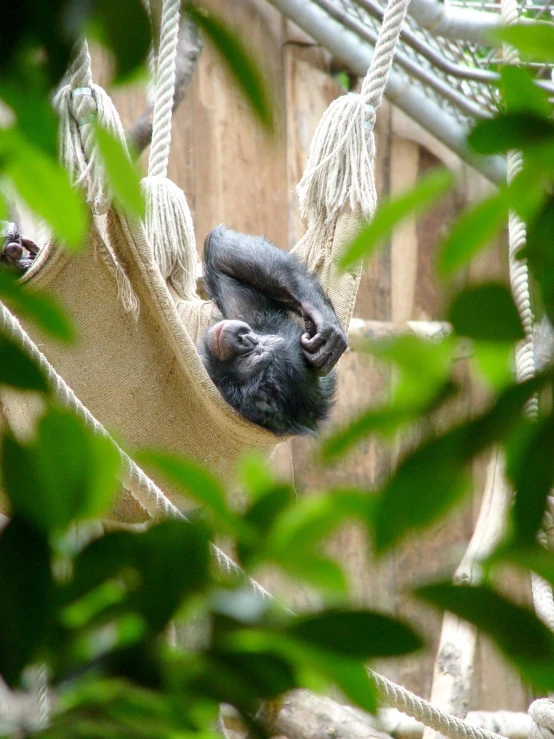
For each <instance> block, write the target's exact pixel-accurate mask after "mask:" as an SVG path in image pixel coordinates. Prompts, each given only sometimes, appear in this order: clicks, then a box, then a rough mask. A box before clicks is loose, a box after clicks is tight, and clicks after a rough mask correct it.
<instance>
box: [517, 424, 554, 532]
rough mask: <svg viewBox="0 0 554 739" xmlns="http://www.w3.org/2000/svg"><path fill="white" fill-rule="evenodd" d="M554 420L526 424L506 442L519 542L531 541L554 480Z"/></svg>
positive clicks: (540, 520) (540, 519)
mask: <svg viewBox="0 0 554 739" xmlns="http://www.w3.org/2000/svg"><path fill="white" fill-rule="evenodd" d="M552 449H554V419H553V418H552V417H551V416H550V417H548V418H546V419H544V420H542V421H540V422H539V423H533V424H526V425H525V426H523V425H522V426H520V427H519V428H518V433H517V434H516V436H515V437H512V439H511V443H509V444H508V455H507V466H506V469H507V473H508V476H509V478H510V480H511V481H512V482H513V484H514V487H515V490H516V496H515V501H514V506H513V507H512V510H511V514H512V518H513V521H514V533H515V536H516V538H517V540H518V542H520V543H521V544H524V545H525V544H532V543H533V541H534V540H535V538H536V535H537V532H538V530H539V528H540V525H541V523H542V519H543V515H544V511H545V508H546V500H547V497H548V494H549V492H550V490H551V488H552V484H553V483H554V455H553V454H552Z"/></svg>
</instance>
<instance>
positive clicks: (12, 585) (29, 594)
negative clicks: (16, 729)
mask: <svg viewBox="0 0 554 739" xmlns="http://www.w3.org/2000/svg"><path fill="white" fill-rule="evenodd" d="M22 558H24V559H22ZM53 587H54V586H53V582H52V575H51V573H50V559H49V549H48V542H47V541H46V538H45V537H43V536H42V535H41V534H40V533H39V532H38V531H37V530H36V529H35V528H34V527H31V526H28V525H27V524H26V523H24V522H23V521H21V520H20V519H19V518H18V517H17V516H16V517H15V518H13V519H12V520H11V521H10V522H9V523H8V525H7V526H6V528H5V529H4V530H3V531H2V533H1V534H0V592H1V593H2V607H1V608H0V673H1V674H2V677H3V678H4V680H6V682H7V683H8V684H9V685H10V686H11V687H14V686H15V684H16V683H17V681H18V680H19V677H20V674H21V671H22V670H23V668H24V667H25V666H26V665H28V664H29V663H30V662H32V661H33V660H34V659H36V658H37V656H38V652H39V650H40V648H41V647H42V646H43V643H44V639H45V636H46V633H47V631H48V628H49V618H50V609H51V606H52V598H53Z"/></svg>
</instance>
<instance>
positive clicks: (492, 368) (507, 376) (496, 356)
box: [473, 341, 514, 391]
mask: <svg viewBox="0 0 554 739" xmlns="http://www.w3.org/2000/svg"><path fill="white" fill-rule="evenodd" d="M473 355H474V356H473V361H474V362H475V364H476V365H477V366H478V368H479V370H480V372H481V374H482V375H483V377H484V378H485V379H486V381H487V382H488V383H489V385H490V387H491V388H492V389H494V390H497V391H498V390H502V389H503V388H505V387H506V386H507V385H509V384H510V382H511V381H512V379H513V367H512V365H513V355H514V345H513V343H511V342H498V341H474V342H473Z"/></svg>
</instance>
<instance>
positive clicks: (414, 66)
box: [315, 0, 554, 126]
mask: <svg viewBox="0 0 554 739" xmlns="http://www.w3.org/2000/svg"><path fill="white" fill-rule="evenodd" d="M315 2H316V3H317V4H318V5H319V6H320V7H322V8H323V9H324V10H326V12H327V13H329V15H332V16H333V17H334V18H335V20H338V21H339V22H341V23H342V24H343V25H345V26H346V27H348V28H349V30H351V31H354V32H355V33H357V35H359V36H360V37H361V38H362V39H363V40H364V41H365V42H367V43H371V44H372V45H373V44H374V39H375V38H376V36H377V33H378V32H379V28H380V24H381V19H380V17H379V15H380V14H382V12H383V11H384V9H385V6H386V0H315ZM446 7H447V8H448V7H452V8H458V9H461V10H462V11H463V10H464V9H467V10H468V11H470V10H471V11H486V12H489V13H500V4H499V2H494V1H492V0H450V3H449V5H447V6H446ZM520 7H521V15H522V17H524V18H530V19H535V20H542V21H545V20H548V21H552V19H553V10H554V0H544V1H542V2H541V0H521V3H520ZM405 29H406V32H405V33H403V36H402V37H401V40H400V43H399V46H398V51H397V57H396V66H397V69H398V71H400V72H403V73H404V74H405V75H406V76H408V77H409V78H410V83H411V84H413V85H416V86H417V87H419V88H420V89H421V91H422V92H423V93H424V94H425V95H426V96H427V97H429V98H431V99H433V100H434V101H435V102H437V103H438V104H439V105H440V106H441V108H442V109H443V110H445V112H447V113H449V114H450V115H451V116H453V117H454V118H455V119H456V120H457V121H458V122H459V123H460V124H462V125H463V126H467V125H468V124H471V122H473V121H474V120H475V118H478V117H487V116H490V115H491V114H492V113H493V112H494V111H495V110H496V109H497V107H498V103H499V91H498V87H497V84H496V83H495V81H494V78H495V73H496V72H497V71H498V69H499V65H500V63H501V57H500V49H499V48H494V47H492V46H485V45H481V44H478V43H472V42H468V41H464V40H461V39H457V40H453V39H450V38H445V37H441V36H438V35H435V34H433V33H432V32H430V31H428V30H426V29H425V28H422V27H421V26H419V25H418V23H417V22H416V20H414V18H413V17H411V16H410V15H408V17H407V20H406V25H405ZM530 66H531V67H533V68H534V74H535V75H536V77H537V79H539V80H543V81H547V82H549V83H551V82H552V74H553V67H552V66H551V65H550V66H549V65H546V64H532V65H530Z"/></svg>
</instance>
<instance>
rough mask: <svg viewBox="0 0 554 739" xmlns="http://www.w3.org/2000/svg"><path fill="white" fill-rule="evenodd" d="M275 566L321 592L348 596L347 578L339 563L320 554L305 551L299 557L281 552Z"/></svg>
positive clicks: (297, 553) (295, 554)
mask: <svg viewBox="0 0 554 739" xmlns="http://www.w3.org/2000/svg"><path fill="white" fill-rule="evenodd" d="M275 564H276V565H277V566H278V567H280V568H281V569H282V570H283V571H284V572H287V573H288V574H289V575H291V577H293V578H295V579H296V580H300V581H302V582H305V583H307V584H308V585H313V586H314V587H316V588H319V589H320V591H327V592H332V593H334V594H335V595H336V594H337V593H340V594H342V595H343V596H344V597H346V596H347V594H348V582H347V580H346V576H345V574H344V572H343V570H342V568H341V567H340V565H339V564H337V562H334V561H333V560H332V559H329V558H328V557H322V556H321V555H320V554H313V553H312V552H310V551H307V550H306V549H304V550H303V551H302V553H301V555H300V556H299V552H298V550H297V551H295V552H292V551H290V552H281V553H280V555H279V557H278V558H276V559H275Z"/></svg>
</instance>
